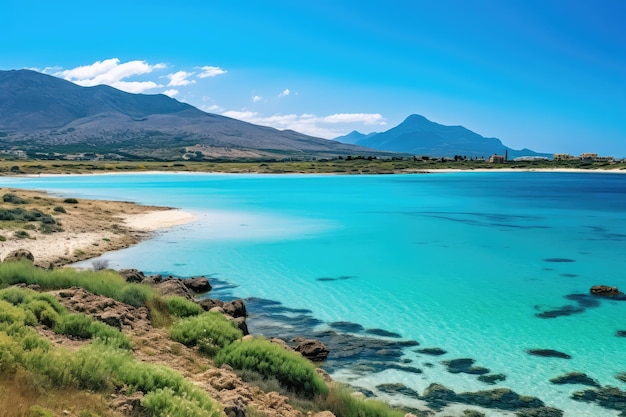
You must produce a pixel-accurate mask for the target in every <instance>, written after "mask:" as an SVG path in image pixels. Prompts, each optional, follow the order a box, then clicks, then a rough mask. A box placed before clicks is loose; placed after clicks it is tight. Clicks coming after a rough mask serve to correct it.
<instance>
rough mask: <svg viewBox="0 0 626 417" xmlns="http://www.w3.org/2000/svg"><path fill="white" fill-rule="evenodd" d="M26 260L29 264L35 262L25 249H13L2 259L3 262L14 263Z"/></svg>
mask: <svg viewBox="0 0 626 417" xmlns="http://www.w3.org/2000/svg"><path fill="white" fill-rule="evenodd" d="M22 260H27V261H30V262H35V257H34V256H33V254H32V253H30V251H29V250H26V249H15V250H14V251H11V252H9V253H8V254H7V256H5V257H4V261H3V262H14V261H22Z"/></svg>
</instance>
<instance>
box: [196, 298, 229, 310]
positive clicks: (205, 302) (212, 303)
mask: <svg viewBox="0 0 626 417" xmlns="http://www.w3.org/2000/svg"><path fill="white" fill-rule="evenodd" d="M196 304H199V305H200V307H202V309H203V310H204V311H209V310H211V309H212V308H213V307H223V306H224V302H223V301H222V300H215V299H213V298H203V299H201V300H197V301H196Z"/></svg>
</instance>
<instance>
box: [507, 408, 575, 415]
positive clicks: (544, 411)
mask: <svg viewBox="0 0 626 417" xmlns="http://www.w3.org/2000/svg"><path fill="white" fill-rule="evenodd" d="M515 416H516V417H563V411H562V410H559V409H558V408H552V407H539V408H530V409H528V410H521V411H518V412H516V413H515Z"/></svg>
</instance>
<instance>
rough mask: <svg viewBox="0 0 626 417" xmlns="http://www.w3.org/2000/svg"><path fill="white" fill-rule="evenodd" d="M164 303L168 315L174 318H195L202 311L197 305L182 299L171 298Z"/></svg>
mask: <svg viewBox="0 0 626 417" xmlns="http://www.w3.org/2000/svg"><path fill="white" fill-rule="evenodd" d="M166 301H167V309H168V311H169V313H170V314H171V315H172V316H175V317H191V316H197V315H200V314H201V313H202V312H203V311H204V310H203V309H202V307H200V306H199V305H198V304H196V303H194V302H193V301H189V300H187V299H186V298H183V297H178V296H172V297H168V298H167V300H166Z"/></svg>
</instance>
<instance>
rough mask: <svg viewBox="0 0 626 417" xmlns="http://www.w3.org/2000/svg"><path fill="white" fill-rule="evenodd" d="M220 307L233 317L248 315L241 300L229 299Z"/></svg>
mask: <svg viewBox="0 0 626 417" xmlns="http://www.w3.org/2000/svg"><path fill="white" fill-rule="evenodd" d="M222 308H223V309H224V312H226V314H228V315H230V316H233V317H234V318H237V317H246V316H247V315H248V312H247V311H246V305H245V304H244V302H243V300H233V301H229V302H227V303H224V304H223V305H222Z"/></svg>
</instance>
